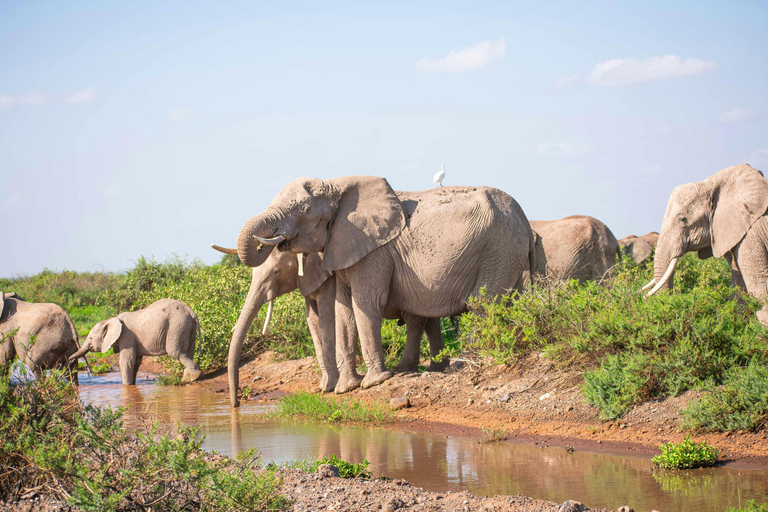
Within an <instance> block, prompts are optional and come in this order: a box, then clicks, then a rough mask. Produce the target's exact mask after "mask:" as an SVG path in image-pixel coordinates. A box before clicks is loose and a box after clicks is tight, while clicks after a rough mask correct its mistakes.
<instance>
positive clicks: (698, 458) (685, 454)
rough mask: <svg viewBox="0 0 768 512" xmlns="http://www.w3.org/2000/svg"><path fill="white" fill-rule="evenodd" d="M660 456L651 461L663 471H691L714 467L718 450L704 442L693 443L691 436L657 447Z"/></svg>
mask: <svg viewBox="0 0 768 512" xmlns="http://www.w3.org/2000/svg"><path fill="white" fill-rule="evenodd" d="M659 448H660V449H661V454H660V455H656V456H655V457H653V459H651V460H652V461H653V463H654V464H656V465H657V466H659V467H660V468H664V469H693V468H701V467H709V466H714V465H715V463H716V462H717V457H718V455H719V453H720V452H719V450H718V449H717V448H715V447H714V446H711V445H708V444H707V443H705V442H703V441H702V442H701V443H695V442H693V441H691V436H690V435H687V436H685V439H684V440H683V441H681V442H679V443H677V444H675V443H664V444H663V445H661V446H660V447H659Z"/></svg>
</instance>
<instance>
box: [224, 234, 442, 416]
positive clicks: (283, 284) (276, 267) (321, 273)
mask: <svg viewBox="0 0 768 512" xmlns="http://www.w3.org/2000/svg"><path fill="white" fill-rule="evenodd" d="M211 247H213V248H214V249H216V250H217V251H220V252H223V253H225V254H237V249H230V248H226V247H221V246H219V245H216V244H212V245H211ZM299 261H301V264H302V265H301V266H302V268H301V271H300V269H299ZM322 262H323V259H322V254H321V253H309V254H307V255H306V256H303V255H299V256H298V257H297V255H296V254H293V253H291V252H288V251H280V250H273V251H272V252H271V253H270V255H269V257H268V258H267V260H266V261H265V262H264V263H262V264H261V265H259V266H258V267H254V268H253V272H252V277H251V286H250V289H249V290H248V295H247V297H246V299H245V303H244V304H243V308H242V309H241V311H240V316H239V317H238V320H237V323H236V324H235V328H234V329H233V334H232V340H231V341H230V345H229V360H228V369H229V376H230V392H231V396H230V399H231V401H232V405H233V406H234V407H237V405H238V404H239V401H238V397H237V389H238V384H239V370H238V368H239V365H240V354H241V352H242V346H243V342H244V340H245V335H246V333H247V332H248V329H249V328H250V326H251V324H252V323H253V320H254V318H256V315H257V313H258V312H259V310H260V309H261V307H262V306H263V305H264V303H266V302H268V303H269V305H268V307H267V316H266V319H265V321H264V326H263V328H262V334H264V333H266V332H267V327H268V326H269V322H270V319H271V318H272V308H273V303H274V300H275V299H276V298H277V297H279V296H281V295H284V294H286V293H290V292H292V291H293V290H295V289H297V288H298V289H299V291H300V293H301V294H302V296H303V297H304V300H305V301H306V315H307V324H308V326H309V332H310V334H311V336H312V341H313V343H314V346H315V354H316V356H317V362H318V364H319V366H320V369H321V371H322V376H321V378H320V384H319V387H320V390H321V391H326V392H330V391H334V389H335V388H336V384H337V383H338V380H339V372H338V369H337V367H336V331H335V303H336V277H335V276H334V275H333V273H332V272H329V271H328V270H325V269H323V267H322ZM406 317H407V320H406V324H407V326H408V328H407V332H408V334H407V340H406V346H405V350H404V351H403V356H402V358H401V360H400V363H399V364H398V366H397V367H396V369H395V370H396V371H415V370H416V368H417V366H418V362H419V360H418V357H419V341H420V338H421V333H422V331H424V330H425V329H426V331H427V335H428V338H429V340H430V352H431V354H432V356H433V357H434V356H435V355H437V354H438V353H439V352H440V351H441V350H442V349H443V347H444V343H443V338H442V332H441V331H440V319H439V318H437V319H423V318H421V317H411V316H408V315H406ZM348 328H349V329H350V330H351V333H350V336H355V337H357V330H356V328H355V326H354V323H352V324H351V325H350V326H348ZM414 346H415V349H414ZM353 348H354V347H353ZM347 357H350V356H347ZM351 357H355V355H354V354H352V355H351ZM447 363H448V359H447V358H444V359H443V361H441V363H436V362H435V361H432V363H431V365H430V368H429V369H430V370H432V371H434V370H439V369H443V368H444V367H445V366H446V365H447Z"/></svg>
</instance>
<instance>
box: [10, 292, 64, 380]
mask: <svg viewBox="0 0 768 512" xmlns="http://www.w3.org/2000/svg"><path fill="white" fill-rule="evenodd" d="M77 350H78V344H77V330H76V329H75V324H74V323H72V319H71V318H70V317H69V315H68V314H67V312H66V311H64V309H62V307H61V306H59V305H57V304H47V303H34V302H25V301H23V300H21V297H19V296H18V295H17V294H16V293H3V292H0V367H3V368H4V370H5V371H7V370H8V369H9V368H10V363H11V362H12V361H13V358H14V357H16V356H18V357H19V360H20V361H22V362H23V363H25V364H26V365H27V366H28V367H29V368H30V370H32V373H34V375H35V377H37V378H40V376H41V375H42V372H43V370H47V369H53V368H65V369H66V370H67V372H66V373H67V376H68V378H69V379H70V380H71V381H72V382H73V383H74V384H77V383H78V378H77V362H75V363H74V364H73V363H70V362H69V361H68V358H69V356H70V355H72V354H74V353H75V352H77Z"/></svg>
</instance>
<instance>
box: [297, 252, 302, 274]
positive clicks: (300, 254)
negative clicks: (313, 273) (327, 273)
mask: <svg viewBox="0 0 768 512" xmlns="http://www.w3.org/2000/svg"><path fill="white" fill-rule="evenodd" d="M296 259H297V260H299V275H300V276H303V275H304V253H303V252H300V253H299V254H297V255H296Z"/></svg>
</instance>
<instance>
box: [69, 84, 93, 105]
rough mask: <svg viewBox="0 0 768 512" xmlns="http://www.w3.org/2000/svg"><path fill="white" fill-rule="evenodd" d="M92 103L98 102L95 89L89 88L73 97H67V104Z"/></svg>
mask: <svg viewBox="0 0 768 512" xmlns="http://www.w3.org/2000/svg"><path fill="white" fill-rule="evenodd" d="M92 101H96V88H95V87H89V88H87V89H85V90H84V91H79V92H76V93H75V94H73V95H71V96H67V103H91V102H92Z"/></svg>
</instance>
